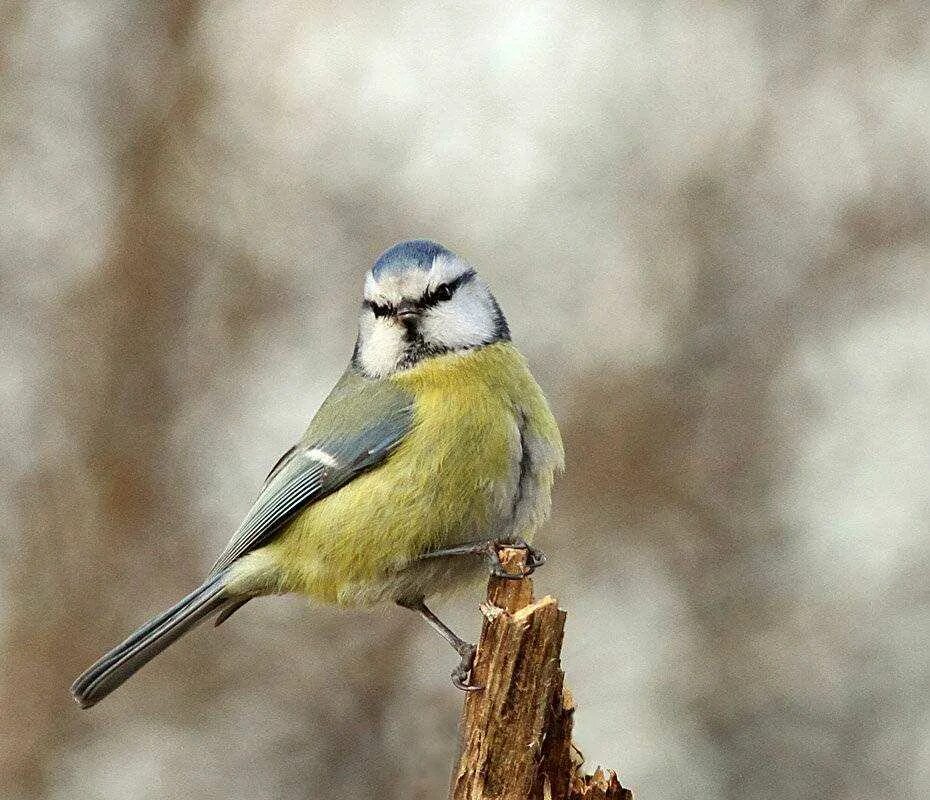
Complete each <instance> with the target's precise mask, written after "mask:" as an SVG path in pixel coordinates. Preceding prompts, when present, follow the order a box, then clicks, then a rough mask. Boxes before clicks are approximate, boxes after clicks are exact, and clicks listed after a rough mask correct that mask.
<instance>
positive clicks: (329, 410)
mask: <svg viewBox="0 0 930 800" xmlns="http://www.w3.org/2000/svg"><path fill="white" fill-rule="evenodd" d="M563 469H564V448H563V445H562V439H561V436H560V433H559V428H558V425H557V423H556V421H555V419H554V417H553V414H552V411H551V410H550V406H549V403H548V402H547V400H546V398H545V396H544V394H543V392H542V390H541V389H540V387H539V385H538V383H537V382H536V380H535V379H534V377H533V375H532V374H531V372H530V369H529V366H528V363H527V361H526V359H525V358H524V356H523V355H522V354H521V353H520V352H519V350H518V349H517V348H516V346H515V345H514V344H513V342H512V339H511V334H510V329H509V327H508V324H507V321H506V319H505V317H504V314H503V312H502V311H501V308H500V306H499V304H498V302H497V300H496V299H495V297H494V295H493V294H492V292H491V290H490V288H489V287H488V284H487V283H486V282H485V281H484V280H483V279H482V278H481V277H480V276H479V275H478V273H477V272H476V270H475V269H474V268H473V267H472V266H471V265H470V264H469V263H468V262H467V261H465V260H464V259H463V258H461V257H459V256H457V255H456V254H455V253H453V252H452V251H450V250H448V249H446V248H445V247H443V246H442V245H439V244H437V243H435V242H433V241H429V240H426V239H414V240H409V241H404V242H400V243H399V244H396V245H394V246H393V247H391V248H389V249H388V250H386V251H385V252H384V253H382V254H381V255H380V257H378V258H377V260H376V261H375V262H374V265H373V266H372V267H371V269H370V270H369V271H368V272H367V274H366V275H365V280H364V292H363V300H362V305H361V311H360V318H359V327H358V336H357V339H356V343H355V347H354V350H353V352H352V356H351V360H350V363H349V366H348V367H347V369H346V370H345V372H344V373H343V375H342V377H341V378H340V379H339V381H338V382H337V383H336V385H335V387H334V388H333V390H332V392H331V393H330V394H329V396H328V397H327V398H326V399H325V400H324V401H323V403H322V405H321V406H320V408H319V409H318V411H317V413H316V414H315V416H314V417H313V419H312V421H311V422H310V425H309V427H308V428H307V430H306V432H305V433H304V434H303V436H302V437H301V438H300V439H299V440H298V442H297V443H296V444H295V445H294V446H293V447H291V448H290V449H289V450H287V452H285V453H284V455H283V456H281V458H280V459H279V460H278V461H277V463H276V464H275V465H274V466H273V468H272V469H271V471H270V472H269V474H268V476H267V478H266V479H265V481H264V484H263V486H262V488H261V490H260V491H259V493H258V496H257V498H256V500H255V502H254V504H253V505H252V507H251V509H250V510H249V511H248V513H247V514H246V515H245V518H244V520H243V521H242V524H241V525H240V526H239V528H238V530H237V531H236V533H235V534H234V535H233V537H232V539H230V541H229V543H228V544H227V545H226V548H225V549H224V550H223V551H222V553H221V554H220V556H219V558H218V559H217V560H216V563H215V564H214V565H213V568H212V569H211V570H210V572H209V574H208V575H207V577H206V579H205V580H204V582H203V583H202V584H201V585H200V586H199V587H198V588H197V589H195V590H194V591H193V592H191V593H190V594H188V595H187V596H186V597H184V598H183V599H182V600H180V601H179V602H178V603H176V604H175V605H173V606H172V607H171V608H169V609H168V610H166V611H164V612H163V613H162V614H159V615H158V616H156V617H154V618H153V619H151V620H150V621H148V622H147V623H145V624H144V625H143V626H142V627H141V628H139V629H138V630H137V631H136V632H135V633H133V634H132V635H131V636H129V638H127V639H126V640H125V641H124V642H122V643H121V644H119V645H117V646H116V647H114V648H113V649H112V650H110V651H109V652H108V653H106V654H105V655H103V656H102V657H101V658H100V659H99V660H98V661H97V662H96V663H95V664H93V665H92V666H91V667H89V668H88V669H87V670H86V671H85V672H83V673H82V674H81V675H80V676H79V677H78V678H77V679H76V680H75V681H74V683H73V685H72V687H71V694H72V696H73V697H74V699H75V700H76V701H77V702H78V704H80V706H81V707H83V708H88V707H90V706H93V705H94V704H95V703H97V702H98V701H100V700H101V699H103V698H104V697H106V696H107V695H108V694H110V692H112V691H113V690H114V689H116V688H117V687H119V686H120V685H121V684H122V683H123V682H124V681H126V680H127V679H128V678H129V677H130V676H132V675H133V674H134V673H135V672H136V671H137V670H139V669H140V668H141V667H143V666H144V665H145V664H147V663H148V662H149V661H150V660H151V659H152V658H154V657H155V656H156V655H158V654H159V653H160V652H161V651H163V650H164V649H165V648H166V647H168V646H169V645H170V644H172V643H174V642H175V641H176V640H177V639H178V638H180V637H181V636H182V635H183V634H185V633H187V632H188V631H190V630H191V629H192V628H194V627H195V626H196V625H198V624H199V623H201V622H203V621H204V620H206V619H209V618H213V619H214V622H215V624H216V625H219V624H221V623H222V622H224V621H225V620H227V619H228V618H229V617H230V616H231V615H232V614H233V613H234V612H235V611H237V610H238V609H239V608H241V607H242V606H243V605H244V604H245V603H247V602H249V601H250V600H253V599H255V598H258V597H263V596H269V595H280V594H287V593H296V594H298V595H303V596H305V597H308V598H310V600H311V601H314V602H318V603H325V604H334V605H336V606H342V607H367V606H371V605H374V604H376V603H380V602H393V603H396V604H397V605H399V606H401V607H403V608H406V609H410V610H412V611H415V612H417V613H418V614H420V616H421V617H422V618H423V619H424V620H425V621H426V622H427V623H428V624H429V625H430V626H431V627H432V628H434V629H435V630H436V631H437V632H438V633H439V634H440V635H441V636H442V637H443V638H444V639H445V640H446V641H447V642H448V643H449V644H450V645H451V646H452V647H453V648H454V649H455V651H456V653H457V654H458V656H459V659H460V660H459V662H458V665H457V666H456V668H455V669H454V671H453V672H452V682H453V683H454V684H455V686H457V687H458V688H460V689H463V690H466V691H473V690H476V689H479V688H481V687H479V686H477V685H476V684H475V683H474V682H473V681H472V676H471V671H472V667H473V663H474V657H475V647H474V645H472V644H470V643H468V642H466V641H465V640H463V639H462V638H460V637H459V636H458V635H457V634H456V633H455V632H454V631H452V629H451V628H449V627H448V626H447V625H446V624H445V623H443V622H442V621H441V620H440V619H439V618H438V617H437V616H436V615H435V614H434V613H433V612H432V610H431V609H430V608H429V607H428V606H427V605H426V600H427V599H428V598H431V597H434V596H437V595H442V594H445V593H448V592H449V591H451V590H454V589H456V588H460V587H462V586H464V585H466V584H468V583H469V582H473V581H475V580H477V579H480V577H481V575H482V574H487V572H488V571H489V570H490V572H491V573H493V574H497V575H501V576H503V577H522V574H521V575H517V576H515V575H511V574H510V573H508V572H507V571H506V570H505V569H503V567H502V565H501V563H500V559H499V557H498V556H497V547H498V546H500V545H501V544H510V545H513V546H515V547H520V548H523V549H525V550H526V551H527V565H528V569H529V570H532V569H534V568H536V567H538V566H540V565H541V564H542V563H543V562H544V560H545V558H544V556H543V555H542V553H541V552H540V551H538V550H536V549H535V548H533V547H532V545H531V544H530V543H531V542H532V539H533V535H534V533H535V532H536V530H537V528H539V526H540V525H541V524H542V523H543V522H544V521H545V520H546V519H547V517H548V516H549V513H550V506H551V499H550V497H551V491H552V487H553V483H554V480H555V476H556V474H557V473H559V472H561V471H562V470H563Z"/></svg>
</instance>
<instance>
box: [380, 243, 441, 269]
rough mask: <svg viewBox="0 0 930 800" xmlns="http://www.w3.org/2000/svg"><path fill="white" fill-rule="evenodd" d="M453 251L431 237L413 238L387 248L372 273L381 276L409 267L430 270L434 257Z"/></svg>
mask: <svg viewBox="0 0 930 800" xmlns="http://www.w3.org/2000/svg"><path fill="white" fill-rule="evenodd" d="M443 254H448V255H451V253H450V252H449V251H448V250H446V248H445V247H443V246H442V245H441V244H436V242H431V241H429V239H411V240H410V241H408V242H401V243H400V244H395V245H394V246H393V247H392V248H391V249H390V250H385V251H384V252H383V253H382V254H381V255H380V256H379V257H378V260H377V261H375V265H374V266H373V267H372V268H371V274H372V275H374V277H375V278H380V277H381V276H382V275H384V274H386V273H388V272H403V271H404V270H408V269H423V270H428V269H430V268H431V267H432V266H433V259H434V258H436V256H438V255H443Z"/></svg>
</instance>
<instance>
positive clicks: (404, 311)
mask: <svg viewBox="0 0 930 800" xmlns="http://www.w3.org/2000/svg"><path fill="white" fill-rule="evenodd" d="M419 313H420V309H419V308H417V307H416V306H415V305H414V304H413V303H407V302H405V303H401V304H400V305H399V306H397V309H396V310H395V311H394V317H395V318H396V319H397V320H398V321H399V322H405V321H407V320H409V319H412V318H413V317H415V316H417V315H418V314H419Z"/></svg>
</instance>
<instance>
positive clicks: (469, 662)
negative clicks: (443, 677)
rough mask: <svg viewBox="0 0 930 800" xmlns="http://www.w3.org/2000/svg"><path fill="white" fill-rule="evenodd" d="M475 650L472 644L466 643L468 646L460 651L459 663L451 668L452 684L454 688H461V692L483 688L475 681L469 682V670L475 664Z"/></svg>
mask: <svg viewBox="0 0 930 800" xmlns="http://www.w3.org/2000/svg"><path fill="white" fill-rule="evenodd" d="M476 652H477V648H476V647H475V646H474V645H473V644H470V645H468V648H467V649H466V650H465V651H464V652H463V653H462V660H461V661H460V662H459V665H458V666H457V667H456V668H455V669H454V670H452V685H453V686H454V687H455V688H456V689H461V690H462V691H463V692H477V691H479V690H480V689H483V688H484V687H483V686H480V685H479V684H477V683H471V671H472V668H473V667H474V666H475V653H476Z"/></svg>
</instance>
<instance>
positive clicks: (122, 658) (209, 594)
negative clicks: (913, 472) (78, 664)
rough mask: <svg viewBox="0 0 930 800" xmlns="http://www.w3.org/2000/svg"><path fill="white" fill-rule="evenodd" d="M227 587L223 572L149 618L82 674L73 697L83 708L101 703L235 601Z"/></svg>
mask: <svg viewBox="0 0 930 800" xmlns="http://www.w3.org/2000/svg"><path fill="white" fill-rule="evenodd" d="M225 585H226V574H225V572H222V573H220V574H219V575H217V576H216V577H214V578H211V579H210V580H208V581H207V582H206V583H204V584H203V586H200V587H199V588H198V589H195V590H194V591H193V592H191V593H190V594H189V595H188V596H187V597H185V598H184V599H183V600H181V601H180V602H179V603H177V604H175V605H173V606H172V607H171V608H169V609H168V610H167V611H165V612H163V613H161V614H159V615H158V616H157V617H155V618H154V619H150V620H149V621H148V622H146V623H145V625H143V626H142V627H141V628H139V630H137V631H136V632H135V633H133V634H132V635H131V636H130V637H129V638H128V639H126V641H125V642H123V643H122V644H119V645H117V646H116V647H114V648H113V649H112V650H111V651H110V652H109V653H107V654H106V655H104V656H102V657H101V658H100V659H99V660H98V661H97V663H96V664H94V665H93V666H91V667H89V668H88V669H87V670H85V671H84V672H83V673H82V674H81V675H79V676H78V678H77V680H75V681H74V683H73V684H72V685H71V695H72V696H73V697H74V699H75V700H76V701H77V702H78V703H80V704H81V707H82V708H90V707H91V706H92V705H94V703H97V702H98V701H100V700H102V699H103V698H104V697H106V696H107V695H108V694H109V693H110V692H112V691H113V690H114V689H116V688H117V687H118V686H120V685H121V684H122V683H123V682H124V681H125V680H127V679H128V678H129V677H130V676H131V675H134V674H135V673H136V671H137V670H139V669H141V668H142V667H144V666H145V665H146V664H148V662H149V661H151V660H152V659H153V658H155V656H157V655H158V654H159V653H160V652H161V651H162V650H164V649H165V648H166V647H168V645H170V644H172V643H173V642H175V641H176V640H177V639H179V638H180V637H181V636H183V635H184V634H185V633H187V632H188V631H189V630H191V628H193V627H195V626H196V625H197V624H198V623H200V622H202V621H203V620H204V619H206V618H207V617H209V616H210V615H211V614H213V613H215V612H217V611H219V610H221V609H222V608H223V607H224V606H225V605H227V604H229V603H232V602H235V600H234V599H233V598H230V597H228V596H227V595H225V594H224V589H225Z"/></svg>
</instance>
